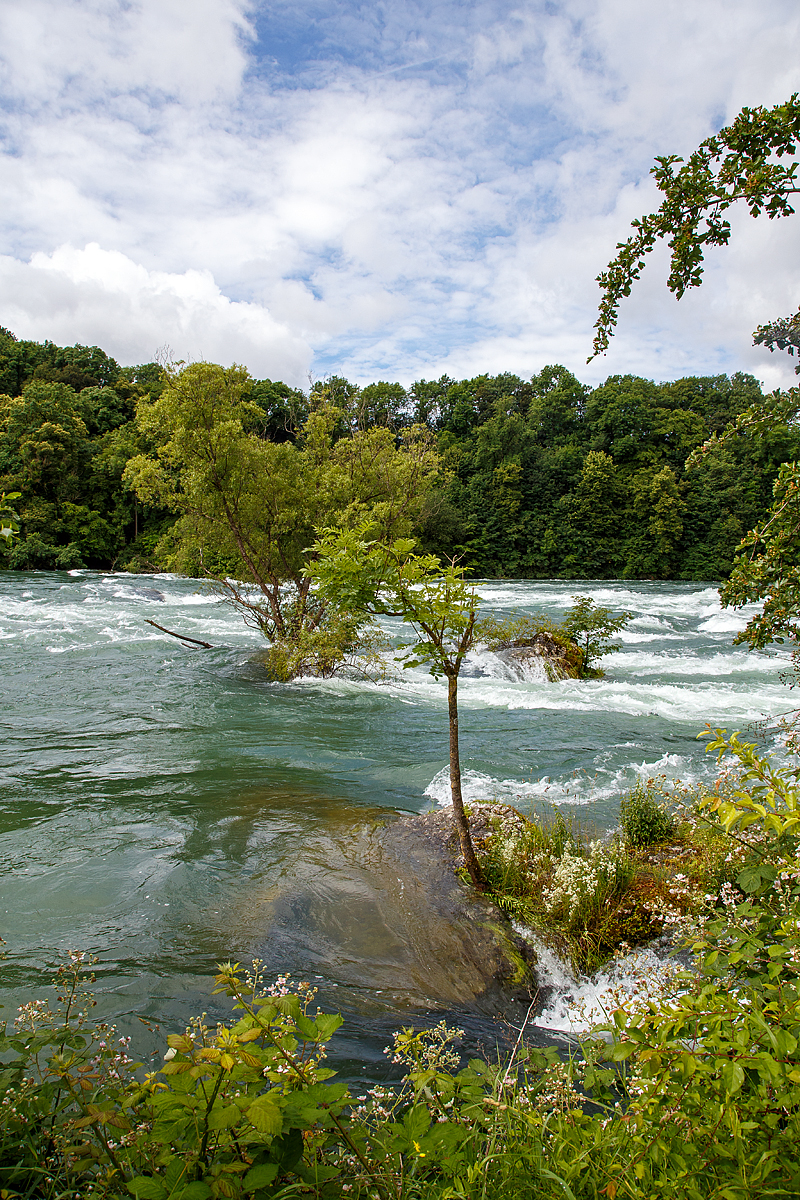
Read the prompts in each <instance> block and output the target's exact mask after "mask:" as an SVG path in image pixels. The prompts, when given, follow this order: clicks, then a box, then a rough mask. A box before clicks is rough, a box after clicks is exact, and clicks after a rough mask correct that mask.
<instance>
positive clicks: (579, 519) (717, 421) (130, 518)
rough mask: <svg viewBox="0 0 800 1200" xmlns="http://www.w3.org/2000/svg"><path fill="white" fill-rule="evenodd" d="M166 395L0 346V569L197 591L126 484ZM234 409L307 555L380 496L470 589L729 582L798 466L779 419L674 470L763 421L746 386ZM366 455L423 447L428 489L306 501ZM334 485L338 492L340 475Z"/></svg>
mask: <svg viewBox="0 0 800 1200" xmlns="http://www.w3.org/2000/svg"><path fill="white" fill-rule="evenodd" d="M200 365H201V364H194V366H193V367H192V368H191V369H190V370H194V369H195V368H199V367H200ZM215 370H221V368H219V369H217V368H215ZM174 374H175V372H172V375H174ZM170 377H171V372H170V369H167V368H165V367H164V366H162V365H160V364H158V363H146V364H142V365H138V366H133V367H121V366H120V365H119V364H118V363H117V362H115V360H114V359H113V358H111V357H110V356H109V355H107V354H106V353H105V352H104V351H103V350H102V349H100V348H99V347H96V346H93V347H87V346H81V345H76V346H69V347H61V346H57V345H55V344H54V343H52V342H47V341H46V342H34V341H25V340H18V339H17V338H16V337H15V336H14V335H13V333H11V332H10V331H8V330H0V491H3V492H6V493H11V492H19V493H20V498H19V500H18V502H17V511H18V513H19V518H20V537H19V538H18V539H17V541H16V543H15V545H14V546H13V547H11V548H8V547H5V548H4V547H0V565H2V566H3V567H5V568H11V569H23V570H31V569H69V568H73V567H80V566H87V567H96V568H101V569H108V568H112V567H113V568H116V569H129V570H143V571H147V570H151V571H152V570H160V569H164V568H166V567H169V566H172V567H176V566H182V568H183V569H184V570H187V571H190V572H197V573H199V574H202V573H203V571H204V564H203V563H202V562H200V560H199V559H198V557H197V554H198V553H199V550H198V548H197V547H195V553H194V554H193V553H192V552H190V549H189V547H188V546H187V544H186V540H185V539H183V541H182V542H181V539H180V538H178V537H176V534H175V524H176V512H177V510H176V509H175V507H173V506H172V505H171V501H170V499H169V497H168V496H166V494H165V493H164V491H163V487H162V489H161V491H160V492H159V490H158V489H155V490H154V489H153V488H151V489H150V490H149V491H148V490H147V487H146V486H144V487H143V486H140V485H141V480H140V481H139V483H138V484H137V483H136V480H135V478H134V476H135V472H132V471H131V469H130V464H131V463H132V461H134V460H141V458H142V456H144V458H145V459H150V460H152V461H155V459H157V458H158V453H159V446H163V444H164V442H165V441H166V440H169V438H168V437H167V434H166V433H165V430H164V427H163V426H161V425H160V424H159V422H160V420H161V417H157V418H156V420H155V422H154V421H153V419H152V408H153V406H154V405H156V404H157V402H158V401H159V398H160V397H161V396H162V394H163V392H164V390H165V388H166V387H167V386H168V384H169V381H170ZM236 395H237V398H238V399H237V403H238V402H239V401H241V403H242V404H244V405H246V406H247V416H246V418H245V424H244V427H243V428H244V431H245V433H246V434H247V436H248V437H250V438H251V439H252V446H253V447H254V446H255V445H256V443H257V444H258V447H259V448H260V455H261V459H262V460H263V461H262V463H261V467H260V470H266V471H267V474H266V475H265V476H264V478H265V479H266V478H267V477H269V478H273V477H274V467H275V464H276V463H277V462H278V461H279V460H280V461H281V462H282V463H283V464H284V468H285V470H286V471H288V472H289V473H294V475H295V476H296V480H297V483H298V485H299V491H301V492H302V490H303V489H304V488H305V490H306V493H307V494H306V497H305V499H303V496H302V495H299V494H298V495H295V496H294V497H293V498H292V499H291V500H290V498H289V497H288V494H287V495H285V496H284V498H283V500H281V499H280V498H279V497H278V496H277V495H276V496H275V497H274V500H275V503H276V504H279V505H280V504H284V510H283V515H282V517H281V520H283V521H284V522H288V523H291V524H293V525H294V528H295V534H296V535H297V536H298V537H300V540H303V538H304V537H305V538H306V539H307V540H306V541H305V544H304V547H302V548H305V546H307V545H309V544H310V542H311V540H313V538H312V537H311V534H312V533H313V532H314V530H315V529H318V528H320V526H321V525H324V524H330V523H331V520H333V519H335V513H336V512H339V511H340V509H341V508H342V504H344V507H345V508H346V507H347V505H348V504H350V503H356V504H361V505H362V506H363V505H364V504H368V503H371V502H372V501H371V500H370V499H369V496H370V495H372V494H373V493H374V496H375V497H376V498H377V497H378V496H379V493H380V494H381V495H382V496H383V499H382V500H381V503H388V502H389V495H388V492H386V488H389V489H391V488H392V487H395V486H397V487H399V488H400V490H401V491H402V489H403V487H405V488H406V499H405V500H403V501H402V502H401V507H404V511H406V512H407V516H408V520H407V521H406V524H405V525H404V527H403V529H402V530H399V529H397V530H395V529H392V530H391V531H389V532H391V533H392V534H393V535H394V536H397V535H399V534H409V535H412V536H414V537H416V538H417V539H418V541H419V545H420V547H421V548H422V550H423V551H425V552H427V553H435V554H438V555H439V556H443V557H453V556H459V558H460V561H461V562H462V563H463V564H464V565H465V566H466V567H467V568H468V569H469V570H470V571H471V572H472V573H473V574H475V575H480V576H490V577H513V578H568V579H569V578H611V577H629V578H657V579H683V580H706V579H709V580H717V579H724V578H726V577H727V576H728V575H729V573H730V571H731V567H732V561H733V556H734V552H735V550H736V548H737V546H738V545H739V542H740V541H741V539H742V537H743V536H744V535H745V534H746V533H747V531H748V530H750V529H752V528H753V527H754V526H755V525H757V524H758V522H759V521H760V520H762V519H763V518H764V516H765V514H766V513H767V511H768V509H769V505H770V503H771V497H772V487H773V482H774V480H775V477H776V475H777V473H778V469H779V467H780V465H781V464H782V463H784V462H786V461H787V460H790V459H794V458H796V457H797V447H798V433H797V430H796V428H795V426H794V423H793V422H792V421H791V419H789V420H788V421H786V422H783V423H781V422H777V423H774V424H773V425H772V426H771V427H770V428H769V429H760V430H757V431H755V432H754V431H753V430H752V429H748V428H747V427H746V426H742V428H741V431H740V432H739V433H738V434H737V435H736V436H735V437H727V438H726V440H725V441H724V443H722V444H720V445H716V446H714V447H713V449H712V450H711V451H706V453H704V455H703V456H702V457H698V456H697V455H695V457H694V459H693V460H692V461H691V462H690V464H689V466H688V467H687V459H689V458H690V456H691V455H692V454H693V453H694V452H695V451H696V450H697V449H698V448H699V447H700V446H702V445H703V444H705V443H706V442H707V441H708V439H709V438H713V437H714V435H719V434H720V433H721V432H722V431H723V430H724V429H726V428H727V427H728V426H729V425H730V424H731V423H733V422H735V421H736V419H737V418H738V417H740V416H741V414H743V413H744V412H746V411H747V410H749V409H750V408H751V407H752V406H753V405H758V404H761V403H762V402H763V400H764V397H763V396H762V393H761V389H760V386H759V384H758V382H757V381H756V380H755V379H754V378H753V377H752V376H750V375H745V374H741V373H737V374H735V375H733V376H732V377H731V378H728V377H727V376H724V375H720V376H712V377H690V378H683V379H678V380H676V381H674V382H666V383H654V382H652V381H650V380H647V379H642V378H639V377H636V376H632V375H627V376H619V375H617V376H611V377H609V378H608V379H607V380H606V381H605V382H604V383H602V384H601V385H600V386H599V387H595V388H591V387H589V386H587V385H585V384H582V383H581V382H580V381H579V380H578V379H577V378H576V377H575V376H574V375H573V374H572V373H571V372H569V371H568V370H566V368H564V367H561V366H548V367H545V368H544V369H543V370H542V371H541V372H539V373H538V374H536V375H534V376H533V377H532V378H531V379H522V378H520V377H519V376H517V375H513V374H509V373H504V374H499V375H480V376H477V377H475V378H473V379H464V380H455V379H451V378H449V377H447V376H443V377H442V378H440V379H438V380H420V381H417V382H416V383H414V384H413V385H412V386H411V387H409V388H405V387H403V386H402V385H401V384H399V383H390V382H384V381H381V382H377V383H373V384H369V385H367V386H366V387H359V386H357V385H356V384H353V383H350V382H349V381H348V380H346V379H344V378H342V377H339V376H333V377H331V378H329V379H326V380H322V381H319V382H317V383H315V384H314V385H313V386H312V387H311V389H310V390H309V391H308V392H307V393H304V392H302V391H300V390H298V389H295V388H291V387H289V386H288V385H286V384H284V383H282V382H280V381H273V380H270V379H252V378H251V377H250V376H249V375H247V373H246V372H240V374H239V376H237V383H236ZM137 411H138V414H139V415H138V419H137ZM148 414H150V415H148ZM323 414H324V415H323ZM162 416H163V414H162ZM237 419H238V418H237ZM323 427H324V429H323ZM378 431H382V432H381V433H380V434H379V433H378ZM412 431H415V432H412ZM370 437H371V438H372V441H373V443H375V438H376V437H377V438H378V439H379V440H380V439H381V438H382V439H383V443H382V444H383V446H384V451H385V453H387V454H388V448H389V447H390V446H394V447H395V448H399V447H401V446H404V445H405V446H406V447H408V446H410V444H411V443H412V442H415V444H416V445H417V449H418V451H419V452H420V453H422V449H421V448H422V446H423V443H424V455H425V456H426V457H425V458H424V465H422V460H420V469H421V471H422V474H421V475H418V476H417V477H415V478H414V480H413V481H411V480H406V481H405V482H404V483H401V482H400V481H399V480H395V482H394V484H393V483H391V481H390V480H389V479H388V478H386V479H384V480H383V482H382V483H381V484H380V486H379V485H378V482H377V479H373V480H372V482H370V481H369V480H367V479H366V477H364V478H363V479H362V480H361V484H360V485H358V486H355V485H354V487H355V490H354V491H353V493H352V495H351V496H350V497H349V499H346V498H345V496H344V493H343V492H342V491H341V487H340V488H339V494H338V496H336V495H333V494H331V493H330V492H326V491H325V488H324V487H323V488H322V490H321V491H320V485H319V479H317V482H316V484H314V488H315V489H316V490H315V493H314V494H313V495H312V494H311V490H310V489H311V486H312V485H311V484H310V482H309V480H310V478H311V475H313V467H314V462H315V461H317V460H318V459H319V453H320V445H321V443H320V438H322V439H323V440H324V441H326V443H327V445H328V446H329V448H330V451H331V453H332V454H333V456H334V458H337V459H338V460H339V461H340V465H341V464H343V463H344V460H345V459H346V458H347V453H348V452H347V449H346V448H347V447H348V446H349V447H350V451H352V452H353V453H355V454H356V457H358V454H359V453H361V452H362V451H363V448H364V447H365V446H366V445H367V444H368V443H369V438H370ZM365 438H366V439H367V440H366V441H365V440H364V439H365ZM340 443H341V444H340ZM375 444H376V445H377V443H375ZM337 445H338V450H334V447H336V446H337ZM359 445H360V446H361V449H360V450H359ZM251 448H252V447H251ZM240 449H242V447H241V446H240ZM315 456H316V457H315ZM267 459H269V460H270V462H271V463H272V467H270V468H269V469H267V467H266V466H265V463H266V460H267ZM388 462H389V457H386V459H385V464H384V465H386V464H388ZM317 465H319V464H318V461H317ZM362 465H363V464H362ZM342 469H343V470H350V473H351V482H352V465H351V468H346V467H344V466H342ZM309 471H310V472H311V475H309V474H308V472H309ZM401 473H402V472H401ZM259 477H260V476H259ZM303 480H305V482H303ZM340 482H341V481H340ZM184 486H185V483H184V484H180V485H179V488H183V487H184ZM359 486H360V487H361V494H360V496H359V495H357V493H358V490H359ZM381 487H383V488H384V493H381ZM137 488H138V491H139V495H137ZM409 488H411V490H412V491H413V500H412V497H411V495H410V493H409ZM370 489H371V490H370ZM376 489H377V490H376ZM295 490H297V489H295ZM334 490H335V489H334ZM251 499H252V503H253V505H254V506H255V507H257V506H258V498H257V497H255V499H253V498H251ZM395 499H396V498H395ZM392 503H394V501H392ZM326 505H327V506H328V511H327V512H326V511H324V510H325V506H326ZM255 507H254V513H253V520H255V521H256V522H257V521H258V519H259V518H258V517H257V516H256V515H255ZM412 509H413V512H412ZM234 540H235V539H234ZM179 543H180V544H179ZM209 554H212V557H213V554H216V555H217V556H219V555H220V554H223V556H224V555H225V554H227V556H228V559H229V560H230V559H231V555H232V557H233V559H234V560H235V559H236V558H237V556H238V557H241V555H240V548H237V547H236V546H233V547H231V546H229V547H228V548H227V550H224V549H223V548H221V547H220V546H217V547H216V549H215V550H213V552H212V551H211V548H210V547H206V549H205V562H206V564H207V563H208V556H209ZM228 565H229V566H230V567H234V566H235V565H236V564H235V562H233V561H230V562H228ZM240 565H241V564H240ZM240 577H241V578H244V579H249V578H250V577H251V571H250V570H249V569H247V570H245V572H244V573H243V574H241V576H240Z"/></svg>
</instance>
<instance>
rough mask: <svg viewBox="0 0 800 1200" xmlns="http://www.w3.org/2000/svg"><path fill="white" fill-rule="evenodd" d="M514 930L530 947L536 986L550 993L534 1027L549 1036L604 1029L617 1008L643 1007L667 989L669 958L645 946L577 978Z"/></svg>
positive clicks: (547, 951) (545, 949)
mask: <svg viewBox="0 0 800 1200" xmlns="http://www.w3.org/2000/svg"><path fill="white" fill-rule="evenodd" d="M517 930H518V932H519V933H520V934H521V936H523V937H525V938H526V940H528V941H531V942H532V943H533V944H534V946H535V950H536V957H537V981H538V983H539V986H540V987H547V988H548V989H552V991H551V993H550V995H549V997H548V1000H547V1004H546V1007H545V1008H544V1009H543V1010H542V1012H540V1013H539V1015H538V1016H537V1017H536V1019H535V1024H536V1025H537V1026H538V1027H539V1028H540V1029H549V1030H551V1031H552V1032H553V1033H570V1034H581V1033H585V1032H586V1031H587V1030H588V1029H591V1028H593V1027H594V1026H596V1025H602V1024H607V1023H608V1022H609V1021H610V1019H611V1014H612V1013H613V1012H614V1010H615V1009H617V1008H619V1007H620V1006H621V1005H622V1004H625V1007H626V1008H628V1009H630V1007H631V1005H633V1006H634V1007H640V1006H641V1007H644V1006H645V1005H646V1004H647V1002H648V1001H649V1000H651V999H652V1000H656V999H658V997H659V996H661V995H663V994H664V993H665V992H666V991H668V990H669V989H670V986H671V983H672V980H673V978H674V975H675V971H676V967H675V963H674V960H673V959H672V958H671V957H670V956H669V955H664V954H660V953H659V952H658V951H656V950H654V949H651V948H648V947H645V948H642V949H640V950H634V951H632V952H631V953H630V954H627V955H625V956H624V957H622V958H619V959H615V960H613V961H612V962H611V963H610V964H609V965H608V966H606V967H605V968H603V970H601V971H597V972H596V973H595V974H594V975H591V976H588V977H587V976H582V977H580V978H579V979H576V978H575V976H574V975H573V974H572V972H571V970H570V968H569V967H568V966H567V964H566V963H564V962H562V961H561V959H559V958H558V956H557V955H556V954H554V953H553V951H552V950H550V949H549V948H548V947H547V946H545V945H543V943H542V942H541V940H540V939H539V938H538V937H537V936H536V934H535V933H533V932H532V931H531V930H527V929H525V928H524V927H522V926H518V927H517Z"/></svg>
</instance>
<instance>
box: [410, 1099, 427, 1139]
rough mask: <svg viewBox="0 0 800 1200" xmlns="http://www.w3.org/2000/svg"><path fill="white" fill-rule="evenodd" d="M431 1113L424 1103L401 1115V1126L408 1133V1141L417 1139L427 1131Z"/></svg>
mask: <svg viewBox="0 0 800 1200" xmlns="http://www.w3.org/2000/svg"><path fill="white" fill-rule="evenodd" d="M430 1123H431V1114H430V1113H429V1112H428V1110H427V1108H425V1107H424V1105H421V1104H419V1105H416V1106H415V1107H414V1108H412V1109H411V1111H410V1112H407V1113H406V1115H405V1116H404V1117H403V1128H404V1129H405V1131H406V1133H407V1134H408V1138H409V1141H417V1142H418V1141H419V1140H420V1138H421V1137H422V1136H423V1135H424V1134H426V1133H427V1132H428V1129H429V1128H430Z"/></svg>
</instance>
